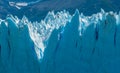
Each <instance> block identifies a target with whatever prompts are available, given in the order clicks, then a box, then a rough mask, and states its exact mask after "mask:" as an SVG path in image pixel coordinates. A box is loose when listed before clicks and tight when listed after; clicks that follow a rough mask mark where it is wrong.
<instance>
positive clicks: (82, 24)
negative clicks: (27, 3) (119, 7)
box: [0, 10, 120, 73]
mask: <svg viewBox="0 0 120 73" xmlns="http://www.w3.org/2000/svg"><path fill="white" fill-rule="evenodd" d="M119 37H120V13H119V14H117V13H113V12H108V13H107V12H105V11H104V10H101V12H100V13H97V14H93V15H92V16H84V15H83V14H82V13H81V14H80V13H79V11H78V10H76V11H75V13H74V15H70V14H69V12H67V11H65V10H64V11H61V12H57V13H54V11H52V12H49V13H48V15H47V16H46V18H45V19H44V20H41V22H30V21H29V20H28V19H27V18H26V17H25V16H24V17H23V18H22V19H18V18H17V17H16V16H15V17H13V16H12V15H9V16H8V17H7V18H6V20H1V19H0V73H120V69H119V68H120V58H119V57H120V38H119Z"/></svg>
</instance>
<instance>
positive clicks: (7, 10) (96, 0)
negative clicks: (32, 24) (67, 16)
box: [0, 0, 120, 21]
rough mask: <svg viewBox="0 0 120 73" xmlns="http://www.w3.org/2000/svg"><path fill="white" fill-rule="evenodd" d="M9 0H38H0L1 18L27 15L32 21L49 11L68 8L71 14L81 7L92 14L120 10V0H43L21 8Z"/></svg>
mask: <svg viewBox="0 0 120 73" xmlns="http://www.w3.org/2000/svg"><path fill="white" fill-rule="evenodd" d="M9 1H15V2H34V1H37V0H0V18H2V19H4V18H6V15H7V14H12V15H16V16H18V17H19V18H22V17H23V15H25V16H27V17H28V18H29V20H31V21H39V20H40V19H43V18H44V17H45V16H46V14H47V13H48V11H52V10H54V11H55V12H57V11H61V10H64V9H65V10H68V11H69V12H70V13H71V14H73V13H74V11H75V9H79V11H80V12H82V13H83V14H84V15H92V14H94V13H97V12H100V10H101V8H102V9H104V10H105V11H114V12H118V11H119V10H120V4H119V3H120V0H42V1H40V2H38V3H35V4H32V5H29V6H27V7H23V8H21V9H20V10H19V9H17V8H15V7H11V6H9V4H8V2H9Z"/></svg>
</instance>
